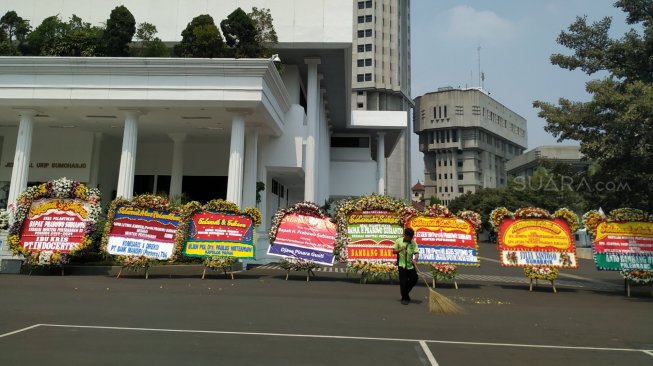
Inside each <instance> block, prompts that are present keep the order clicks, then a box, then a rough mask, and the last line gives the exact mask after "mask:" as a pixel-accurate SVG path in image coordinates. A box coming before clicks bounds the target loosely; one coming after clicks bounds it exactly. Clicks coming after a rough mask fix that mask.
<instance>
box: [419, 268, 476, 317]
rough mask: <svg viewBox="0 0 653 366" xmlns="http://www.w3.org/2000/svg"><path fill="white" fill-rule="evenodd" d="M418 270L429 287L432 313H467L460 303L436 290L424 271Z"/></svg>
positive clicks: (430, 310)
mask: <svg viewBox="0 0 653 366" xmlns="http://www.w3.org/2000/svg"><path fill="white" fill-rule="evenodd" d="M417 272H418V273H419V274H420V276H419V277H421V278H422V281H424V284H425V285H426V288H428V289H429V312H430V313H433V314H448V315H458V314H464V313H465V310H464V309H463V308H461V307H460V305H458V304H456V303H455V302H453V301H452V300H450V299H449V298H448V297H446V296H444V295H442V294H439V293H438V292H437V291H435V289H433V288H432V287H431V286H429V283H428V282H426V278H424V277H425V275H424V273H423V272H421V271H420V270H417Z"/></svg>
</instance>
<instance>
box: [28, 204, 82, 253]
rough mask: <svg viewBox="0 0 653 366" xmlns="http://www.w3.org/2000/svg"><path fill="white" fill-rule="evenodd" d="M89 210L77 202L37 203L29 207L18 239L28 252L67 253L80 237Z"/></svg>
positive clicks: (73, 248) (80, 239)
mask: <svg viewBox="0 0 653 366" xmlns="http://www.w3.org/2000/svg"><path fill="white" fill-rule="evenodd" d="M88 212H89V209H88V207H87V205H85V204H84V202H83V201H81V200H77V199H41V200H36V201H34V202H33V203H32V206H31V207H30V210H29V212H28V213H27V217H26V218H25V222H24V223H23V230H22V233H21V236H20V242H21V246H22V247H23V248H25V249H26V250H29V251H46V252H53V251H57V252H61V253H68V252H70V251H73V250H75V249H76V248H77V247H78V246H79V244H80V243H81V241H82V238H83V237H84V230H85V228H86V222H85V218H87V217H88Z"/></svg>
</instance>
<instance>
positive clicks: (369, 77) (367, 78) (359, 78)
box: [356, 73, 372, 82]
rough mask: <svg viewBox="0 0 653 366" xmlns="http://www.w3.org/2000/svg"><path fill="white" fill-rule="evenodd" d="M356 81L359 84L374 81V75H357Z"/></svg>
mask: <svg viewBox="0 0 653 366" xmlns="http://www.w3.org/2000/svg"><path fill="white" fill-rule="evenodd" d="M356 81H358V82H362V81H372V74H370V73H367V74H358V75H356Z"/></svg>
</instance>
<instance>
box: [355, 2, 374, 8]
mask: <svg viewBox="0 0 653 366" xmlns="http://www.w3.org/2000/svg"><path fill="white" fill-rule="evenodd" d="M371 7H372V0H367V1H359V2H358V8H359V9H365V8H368V9H369V8H371Z"/></svg>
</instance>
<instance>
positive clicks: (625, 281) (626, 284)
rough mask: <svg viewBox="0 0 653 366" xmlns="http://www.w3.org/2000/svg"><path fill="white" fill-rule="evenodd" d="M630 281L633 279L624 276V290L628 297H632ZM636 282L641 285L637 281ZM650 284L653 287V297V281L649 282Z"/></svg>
mask: <svg viewBox="0 0 653 366" xmlns="http://www.w3.org/2000/svg"><path fill="white" fill-rule="evenodd" d="M630 282H631V281H628V279H626V278H624V292H625V293H626V296H627V297H630ZM633 283H634V282H633ZM634 284H636V285H639V284H637V283H634ZM649 286H650V288H651V297H653V283H651V284H649Z"/></svg>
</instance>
